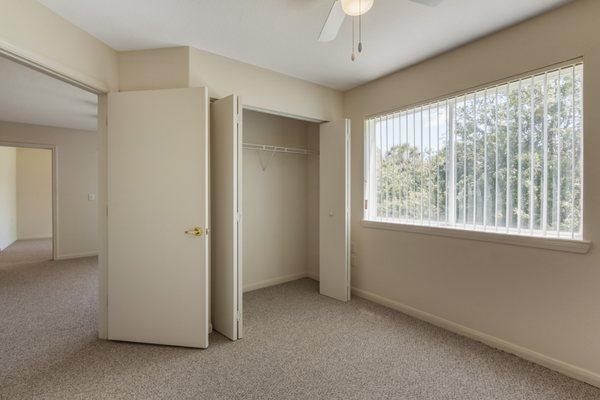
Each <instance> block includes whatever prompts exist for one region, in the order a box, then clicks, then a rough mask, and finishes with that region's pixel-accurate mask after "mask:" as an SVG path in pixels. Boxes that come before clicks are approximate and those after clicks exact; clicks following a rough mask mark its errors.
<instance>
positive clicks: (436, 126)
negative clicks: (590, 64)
mask: <svg viewBox="0 0 600 400" xmlns="http://www.w3.org/2000/svg"><path fill="white" fill-rule="evenodd" d="M582 92H583V64H582V63H577V64H573V65H568V66H563V67H560V68H555V69H550V70H547V71H544V72H541V73H536V74H533V75H531V76H526V77H522V78H519V79H514V80H510V81H508V82H505V83H502V84H498V85H494V86H490V87H486V88H483V89H479V90H476V91H473V92H470V93H465V94H461V95H459V96H455V97H451V98H447V99H444V100H439V101H435V102H431V103H429V104H424V105H421V106H418V107H412V108H408V109H405V110H401V111H397V112H393V113H389V114H385V115H381V116H377V117H373V118H369V119H367V120H366V121H365V219H367V220H371V221H383V222H392V223H394V222H395V223H407V224H417V225H432V226H444V227H451V228H460V229H470V230H482V231H492V232H503V233H510V234H521V235H530V236H551V237H559V238H581V231H582V208H583V207H582V199H583V196H582V193H583V93H582Z"/></svg>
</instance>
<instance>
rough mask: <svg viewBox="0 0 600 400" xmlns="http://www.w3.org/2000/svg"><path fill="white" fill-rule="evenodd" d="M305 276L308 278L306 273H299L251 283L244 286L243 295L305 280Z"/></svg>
mask: <svg viewBox="0 0 600 400" xmlns="http://www.w3.org/2000/svg"><path fill="white" fill-rule="evenodd" d="M307 276H308V274H307V273H306V272H301V273H299V274H292V275H286V276H280V277H277V278H272V279H267V280H264V281H261V282H256V283H251V284H249V285H244V293H245V292H251V291H253V290H258V289H262V288H266V287H269V286H275V285H279V284H282V283H286V282H290V281H295V280H298V279H302V278H306V277H307Z"/></svg>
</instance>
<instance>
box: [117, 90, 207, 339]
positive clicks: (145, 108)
mask: <svg viewBox="0 0 600 400" xmlns="http://www.w3.org/2000/svg"><path fill="white" fill-rule="evenodd" d="M208 146H209V144H208V96H207V91H206V89H205V88H186V89H168V90H148V91H139V92H121V93H111V94H109V95H108V338H109V339H112V340H124V341H132V342H144V343H159V344H166V345H176V346H189V347H200V348H205V347H207V346H208V327H209V324H208V293H209V291H208V290H209V287H208V284H209V282H208V268H209V259H208V257H209V253H208V249H209V247H208V246H209V242H208V237H207V236H206V235H205V234H204V232H202V234H201V235H193V234H186V233H185V231H186V230H190V229H193V228H194V227H199V228H200V230H201V231H205V230H206V228H207V224H208V206H209V195H210V192H209V187H208V185H209V179H208V173H209V168H208V162H209V158H208V150H209V147H208ZM190 233H193V232H190Z"/></svg>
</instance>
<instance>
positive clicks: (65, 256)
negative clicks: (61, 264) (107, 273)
mask: <svg viewBox="0 0 600 400" xmlns="http://www.w3.org/2000/svg"><path fill="white" fill-rule="evenodd" d="M97 255H98V252H97V251H91V252H89V253H73V254H61V255H57V256H56V258H55V260H71V259H73V258H84V257H94V256H97Z"/></svg>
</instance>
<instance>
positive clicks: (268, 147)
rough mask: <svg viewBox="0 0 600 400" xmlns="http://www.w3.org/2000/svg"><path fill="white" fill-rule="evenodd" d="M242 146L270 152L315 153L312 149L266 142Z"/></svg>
mask: <svg viewBox="0 0 600 400" xmlns="http://www.w3.org/2000/svg"><path fill="white" fill-rule="evenodd" d="M243 147H244V149H248V150H258V151H268V152H270V153H289V154H303V155H312V154H315V152H314V151H312V150H307V149H300V148H294V147H280V146H271V145H268V144H256V143H244V144H243Z"/></svg>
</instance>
